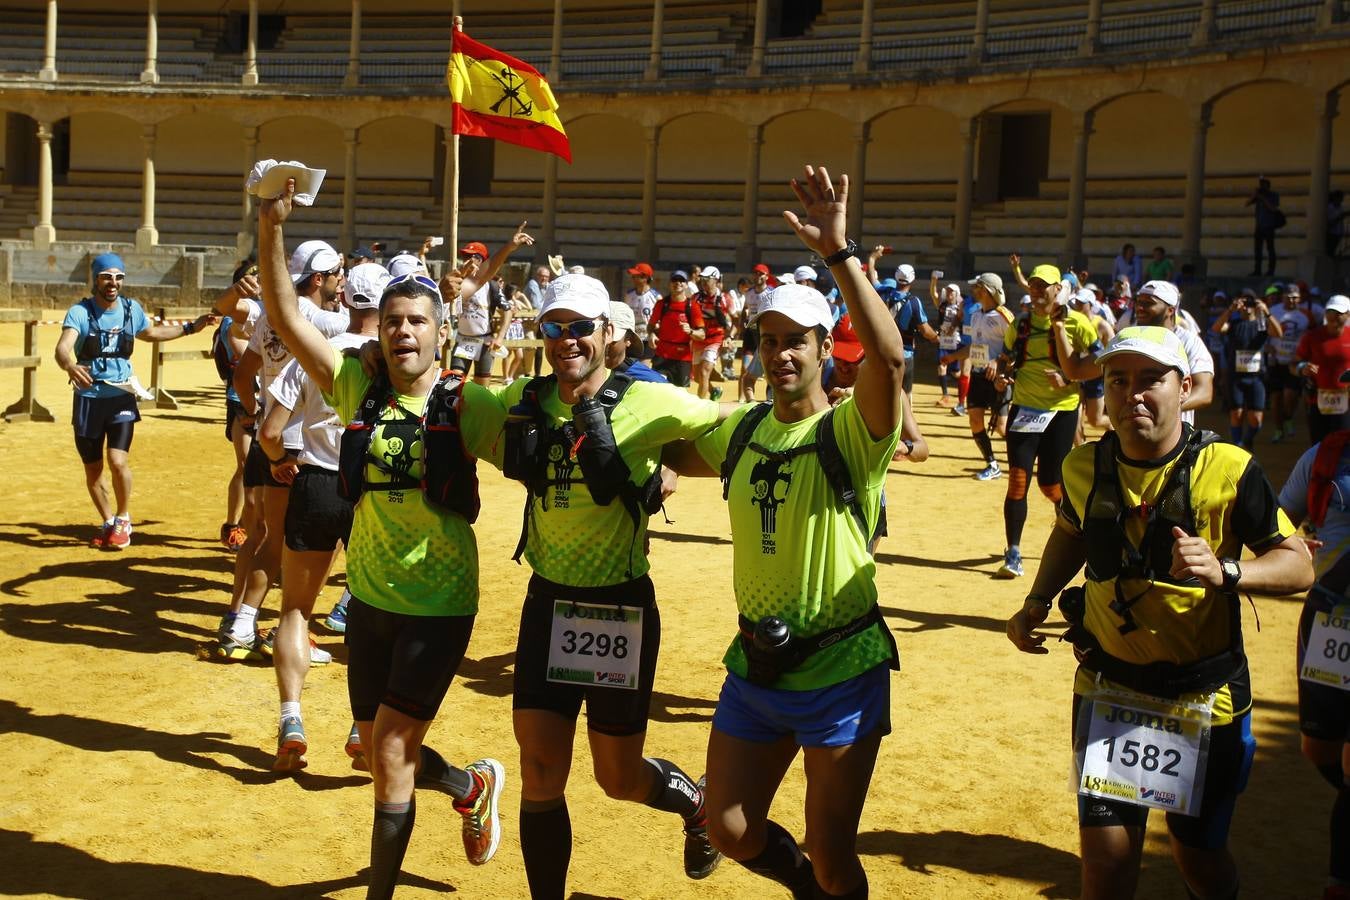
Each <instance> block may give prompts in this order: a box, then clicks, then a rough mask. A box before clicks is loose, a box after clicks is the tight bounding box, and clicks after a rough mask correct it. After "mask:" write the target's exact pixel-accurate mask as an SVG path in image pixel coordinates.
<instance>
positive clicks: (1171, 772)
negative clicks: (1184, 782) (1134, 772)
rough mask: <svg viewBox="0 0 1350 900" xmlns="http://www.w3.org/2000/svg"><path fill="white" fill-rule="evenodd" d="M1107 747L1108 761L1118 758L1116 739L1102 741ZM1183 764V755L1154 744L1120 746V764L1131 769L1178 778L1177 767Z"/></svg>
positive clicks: (1138, 742)
mask: <svg viewBox="0 0 1350 900" xmlns="http://www.w3.org/2000/svg"><path fill="white" fill-rule="evenodd" d="M1102 743H1103V744H1104V745H1106V761H1107V762H1114V761H1115V758H1116V739H1115V737H1114V736H1113V737H1109V738H1107V739H1106V740H1104V741H1102ZM1180 762H1181V753H1180V752H1179V751H1177V750H1173V749H1172V748H1170V747H1169V748H1167V749H1162V748H1160V747H1157V746H1156V745H1154V744H1148V743H1144V742H1142V741H1135V740H1128V741H1125V742H1124V743H1123V744H1121V745H1120V764H1121V765H1123V766H1126V767H1129V768H1134V767H1136V766H1137V767H1139V768H1141V769H1143V770H1144V771H1145V772H1158V773H1160V774H1162V775H1168V776H1171V777H1172V778H1176V777H1177V775H1179V774H1180V773H1179V772H1177V769H1176V767H1177V765H1178V764H1179V763H1180Z"/></svg>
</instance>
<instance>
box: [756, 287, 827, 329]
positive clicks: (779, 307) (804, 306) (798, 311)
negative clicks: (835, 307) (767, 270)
mask: <svg viewBox="0 0 1350 900" xmlns="http://www.w3.org/2000/svg"><path fill="white" fill-rule="evenodd" d="M771 312H776V313H781V314H782V315H785V316H787V317H788V318H789V319H791V320H792V321H794V322H796V323H797V324H798V325H802V326H805V327H806V328H815V327H816V326H817V325H819V326H820V327H822V328H824V329H825V330H826V331H829V330H830V329H831V328H833V327H834V312H833V311H832V310H831V309H830V301H828V300H826V299H825V295H824V294H822V293H821V292H820V291H818V290H816V289H815V288H813V287H807V286H806V285H804V284H780V285H779V286H778V287H776V288H774V289H773V290H771V291H769V292H767V293H766V294H764V296H762V297H760V298H759V314H758V315H757V316H755V321H759V320H760V319H762V318H764V314H765V313H771Z"/></svg>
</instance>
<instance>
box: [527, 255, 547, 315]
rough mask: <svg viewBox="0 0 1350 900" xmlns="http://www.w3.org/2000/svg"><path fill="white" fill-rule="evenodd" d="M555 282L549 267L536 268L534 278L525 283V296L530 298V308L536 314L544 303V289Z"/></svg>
mask: <svg viewBox="0 0 1350 900" xmlns="http://www.w3.org/2000/svg"><path fill="white" fill-rule="evenodd" d="M552 280H553V273H552V272H550V271H549V268H548V266H536V267H535V269H534V277H533V278H531V279H530V280H529V281H527V282H525V296H526V297H528V298H529V301H530V307H531V308H532V309H534V310H535V311H536V312H537V311H538V310H539V307H540V306H542V305H543V303H544V288H546V287H548V283H549V282H550V281H552Z"/></svg>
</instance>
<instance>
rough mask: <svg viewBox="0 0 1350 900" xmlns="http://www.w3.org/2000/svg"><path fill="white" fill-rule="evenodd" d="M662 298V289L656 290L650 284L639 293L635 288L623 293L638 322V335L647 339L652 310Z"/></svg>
mask: <svg viewBox="0 0 1350 900" xmlns="http://www.w3.org/2000/svg"><path fill="white" fill-rule="evenodd" d="M660 299H661V293H660V291H656V290H654V289H653V288H652V287H651V286H650V285H648V286H647V290H645V291H643V292H642V293H641V294H639V293H638V292H637V291H636V290H634V289H633V288H629V289H628V293H626V294H624V295H623V302H624V303H627V304H628V308H629V309H631V310H632V311H633V318H634V319H635V320H636V324H637V329H636V331H637V336H638V337H639V338H640V339H641V340H643V341H646V340H647V325H648V324H649V323H650V322H651V320H652V310H654V309H656V302H657V301H658V300H660Z"/></svg>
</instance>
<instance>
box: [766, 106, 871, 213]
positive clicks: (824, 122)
mask: <svg viewBox="0 0 1350 900" xmlns="http://www.w3.org/2000/svg"><path fill="white" fill-rule="evenodd" d="M853 126H854V123H853V122H850V121H849V120H848V119H845V118H844V117H843V116H840V115H837V114H836V113H832V112H827V111H825V110H818V109H804V110H793V111H790V112H785V113H779V114H778V115H776V116H774V117H773V118H771V119H768V120H767V121H766V122H764V145H763V148H762V149H761V151H760V154H761V155H760V164H759V174H760V181H761V182H762V183H763V184H765V185H781V186H782V187H781V188H775V189H774V190H773V192H772V194H770V193H769V192H761V198H762V199H769V198H770V196H775V197H776V196H779V195H780V194H781V196H782V197H784V198H786V197H790V196H791V192H790V191H788V189H787V187H786V185H787V182H788V179H790V178H796V177H797V176H799V175H800V174H801V172H802V165H803V164H805V163H812V164H819V165H823V166H825V167H826V168H827V169H829V170H830V171H831V172H847V171H848V170H849V169H850V168H851V167H852V165H853Z"/></svg>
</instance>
